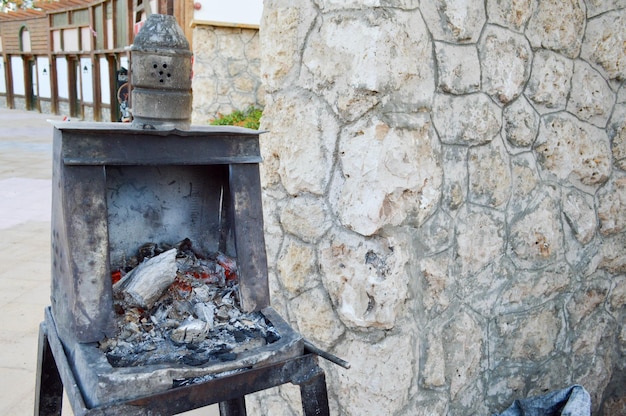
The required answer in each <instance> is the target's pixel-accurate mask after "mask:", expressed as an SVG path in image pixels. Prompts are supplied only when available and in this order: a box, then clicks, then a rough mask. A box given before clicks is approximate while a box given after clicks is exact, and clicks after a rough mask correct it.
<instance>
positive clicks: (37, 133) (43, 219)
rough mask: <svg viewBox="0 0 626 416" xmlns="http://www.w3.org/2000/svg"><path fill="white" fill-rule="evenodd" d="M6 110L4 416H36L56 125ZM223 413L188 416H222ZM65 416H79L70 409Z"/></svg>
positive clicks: (1, 211)
mask: <svg viewBox="0 0 626 416" xmlns="http://www.w3.org/2000/svg"><path fill="white" fill-rule="evenodd" d="M48 119H53V120H60V117H58V116H51V115H49V114H39V113H35V112H25V111H18V110H8V109H5V108H0V415H11V416H13V415H16V416H19V415H32V414H33V403H34V397H35V379H36V374H35V373H36V362H37V337H38V331H39V323H40V322H41V321H42V320H43V311H44V308H45V307H46V306H48V305H49V304H50V200H51V198H50V190H51V174H52V125H51V124H50V123H48V122H47V121H46V120H48ZM217 414H219V412H218V411H217V408H216V406H212V407H210V408H209V409H198V410H195V411H193V412H188V413H186V415H189V416H191V415H207V416H211V415H217ZM63 415H72V412H71V410H70V409H69V406H68V405H67V401H66V402H65V405H64V411H63Z"/></svg>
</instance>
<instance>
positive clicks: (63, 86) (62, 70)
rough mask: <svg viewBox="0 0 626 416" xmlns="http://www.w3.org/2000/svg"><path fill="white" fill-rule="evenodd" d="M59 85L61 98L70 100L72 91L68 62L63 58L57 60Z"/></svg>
mask: <svg viewBox="0 0 626 416" xmlns="http://www.w3.org/2000/svg"><path fill="white" fill-rule="evenodd" d="M57 85H58V88H59V98H64V99H66V100H67V99H69V98H70V89H69V85H68V78H67V60H66V59H65V58H63V57H58V58H57Z"/></svg>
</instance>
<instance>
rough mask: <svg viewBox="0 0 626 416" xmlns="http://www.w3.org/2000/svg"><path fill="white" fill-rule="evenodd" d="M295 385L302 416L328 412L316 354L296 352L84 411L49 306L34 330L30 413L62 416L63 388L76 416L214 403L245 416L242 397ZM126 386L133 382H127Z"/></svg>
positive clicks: (157, 415) (159, 415) (231, 415)
mask: <svg viewBox="0 0 626 416" xmlns="http://www.w3.org/2000/svg"><path fill="white" fill-rule="evenodd" d="M286 383H292V384H296V385H299V386H300V395H301V398H302V409H303V411H304V415H305V416H313V415H315V416H325V415H330V410H329V407H328V393H327V391H326V378H325V375H324V371H323V370H322V369H321V368H320V366H319V365H318V356H317V354H315V353H310V352H308V350H307V349H306V348H305V350H304V353H303V354H302V355H301V356H298V357H295V358H291V359H287V360H283V361H280V362H278V363H274V364H270V365H266V366H262V367H259V368H253V369H250V370H245V371H241V372H238V373H235V374H233V375H229V376H224V377H221V378H217V379H214V380H210V381H206V382H203V383H198V384H193V385H189V386H184V387H178V388H173V389H171V390H168V391H165V392H162V393H158V394H154V395H150V396H146V397H142V398H139V399H133V400H129V401H125V402H122V403H116V404H113V405H108V406H102V407H97V408H93V409H88V408H87V406H86V405H85V401H84V400H83V397H82V394H81V391H80V389H79V387H78V384H77V383H76V379H75V377H74V374H73V372H72V369H71V367H70V364H69V362H68V360H67V356H66V355H65V351H64V349H63V345H62V344H61V340H60V339H59V335H58V333H57V331H56V326H55V323H54V319H53V317H52V313H51V311H50V308H49V307H48V308H46V310H45V319H44V322H42V323H41V325H40V328H39V351H38V357H37V387H36V392H35V394H36V396H35V416H53V415H54V416H57V415H59V416H60V415H61V407H62V398H63V389H65V390H66V393H67V396H68V399H69V402H70V405H71V407H72V410H73V411H74V415H75V416H113V415H116V416H117V415H120V416H165V415H174V414H178V413H182V412H186V411H189V410H193V409H197V408H201V407H205V406H209V405H211V404H215V403H219V409H220V415H221V416H245V415H246V404H245V395H247V394H251V393H254V392H257V391H261V390H265V389H268V388H271V387H276V386H280V385H282V384H286ZM129 388H132V386H130V385H129Z"/></svg>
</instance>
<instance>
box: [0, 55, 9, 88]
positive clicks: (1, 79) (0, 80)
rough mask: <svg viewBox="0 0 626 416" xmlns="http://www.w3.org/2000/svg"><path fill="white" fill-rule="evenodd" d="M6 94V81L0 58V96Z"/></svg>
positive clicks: (2, 62)
mask: <svg viewBox="0 0 626 416" xmlns="http://www.w3.org/2000/svg"><path fill="white" fill-rule="evenodd" d="M6 92H7V80H6V78H5V76H4V61H3V60H2V58H0V94H4V93H6Z"/></svg>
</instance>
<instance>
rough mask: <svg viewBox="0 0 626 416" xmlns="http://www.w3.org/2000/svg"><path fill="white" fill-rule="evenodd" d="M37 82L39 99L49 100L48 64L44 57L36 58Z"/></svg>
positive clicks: (50, 93) (50, 94)
mask: <svg viewBox="0 0 626 416" xmlns="http://www.w3.org/2000/svg"><path fill="white" fill-rule="evenodd" d="M37 80H38V85H39V91H38V94H37V95H38V96H39V97H41V98H51V97H52V92H51V90H52V88H51V85H52V83H51V82H50V62H49V61H48V58H47V57H45V56H38V57H37Z"/></svg>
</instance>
